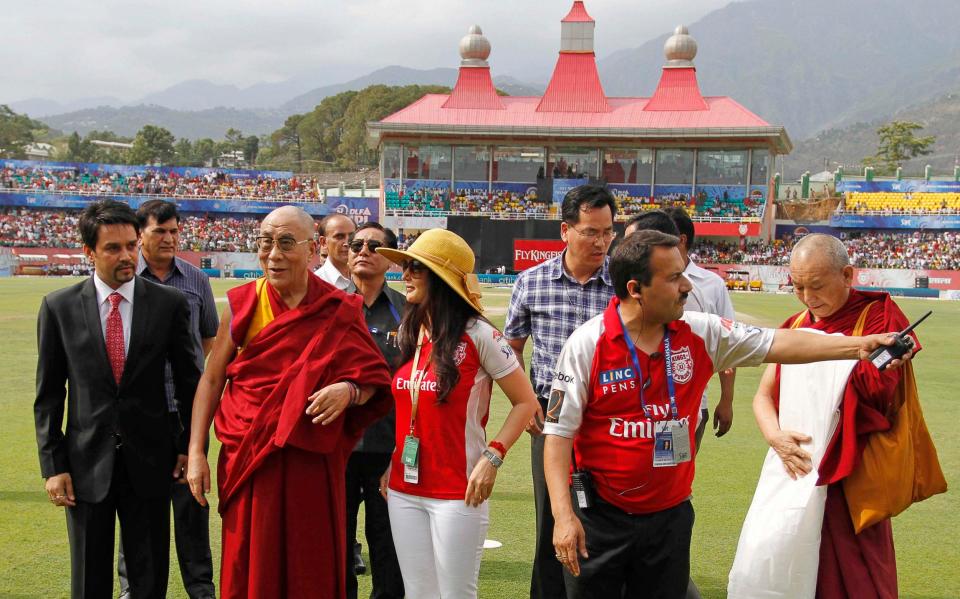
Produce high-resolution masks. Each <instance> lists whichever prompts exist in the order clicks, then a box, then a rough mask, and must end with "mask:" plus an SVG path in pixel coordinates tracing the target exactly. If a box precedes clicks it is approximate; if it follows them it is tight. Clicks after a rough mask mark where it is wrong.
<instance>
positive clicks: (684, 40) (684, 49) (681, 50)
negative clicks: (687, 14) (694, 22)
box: [663, 25, 697, 67]
mask: <svg viewBox="0 0 960 599" xmlns="http://www.w3.org/2000/svg"><path fill="white" fill-rule="evenodd" d="M663 54H664V56H666V57H667V64H666V66H668V67H692V66H693V59H694V58H695V57H696V56H697V40H695V39H693V36H692V35H690V33H689V32H688V31H687V27H686V26H685V25H678V26H677V28H676V29H674V30H673V35H671V36H670V37H668V38H667V41H666V43H664V44H663Z"/></svg>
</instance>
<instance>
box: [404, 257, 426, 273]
mask: <svg viewBox="0 0 960 599" xmlns="http://www.w3.org/2000/svg"><path fill="white" fill-rule="evenodd" d="M400 268H402V269H403V270H404V271H406V270H407V269H408V268H409V269H410V272H411V273H412V274H415V275H418V274H420V273H422V272H424V271H425V270H427V267H426V265H424V264H423V262H420V261H419V260H404V261H403V262H401V263H400Z"/></svg>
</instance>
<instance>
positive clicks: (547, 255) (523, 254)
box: [513, 239, 567, 272]
mask: <svg viewBox="0 0 960 599" xmlns="http://www.w3.org/2000/svg"><path fill="white" fill-rule="evenodd" d="M566 247H567V244H566V243H564V242H563V241H562V240H560V239H514V240H513V270H515V271H517V272H520V271H522V270H527V269H528V268H530V267H531V266H536V265H537V264H540V263H541V262H546V261H547V260H550V259H551V258H556V257H557V256H559V255H560V253H561V252H562V251H563V250H564V248H566Z"/></svg>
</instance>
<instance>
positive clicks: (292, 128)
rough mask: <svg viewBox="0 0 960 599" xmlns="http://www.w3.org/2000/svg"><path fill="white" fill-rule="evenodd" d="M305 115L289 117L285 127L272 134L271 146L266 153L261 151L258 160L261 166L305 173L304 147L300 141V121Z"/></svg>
mask: <svg viewBox="0 0 960 599" xmlns="http://www.w3.org/2000/svg"><path fill="white" fill-rule="evenodd" d="M304 116H305V115H302V114H294V115H291V116H289V117H287V120H286V121H284V123H283V127H280V128H279V129H277V130H276V131H274V132H273V133H271V134H270V144H269V145H268V146H267V148H266V151H263V150H261V151H260V153H259V154H258V159H259V162H260V164H261V165H264V164H266V165H267V166H270V167H271V168H274V167H277V168H279V167H281V166H282V167H285V168H290V169H292V170H295V171H297V172H303V145H302V141H301V139H300V131H299V126H300V121H302V120H303V118H304Z"/></svg>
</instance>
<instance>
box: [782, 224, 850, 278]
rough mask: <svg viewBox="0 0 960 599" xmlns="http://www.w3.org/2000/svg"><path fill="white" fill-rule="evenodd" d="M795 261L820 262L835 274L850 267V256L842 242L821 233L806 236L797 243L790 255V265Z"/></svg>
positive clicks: (805, 262)
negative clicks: (834, 271)
mask: <svg viewBox="0 0 960 599" xmlns="http://www.w3.org/2000/svg"><path fill="white" fill-rule="evenodd" d="M795 260H796V261H798V262H802V263H804V264H808V263H810V262H811V261H816V262H818V263H820V262H822V263H823V264H824V266H827V267H828V268H831V269H833V270H836V271H837V272H839V271H842V270H843V269H844V267H845V266H849V265H850V255H849V254H848V253H847V248H846V247H844V245H843V242H842V241H840V240H839V239H837V238H836V237H834V236H833V235H824V234H822V233H814V234H812V235H807V236H806V237H804V238H803V239H801V240H800V241H798V242H797V243H796V244H795V245H794V246H793V251H792V252H791V253H790V264H791V265H792V264H793V263H794V261H795Z"/></svg>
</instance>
